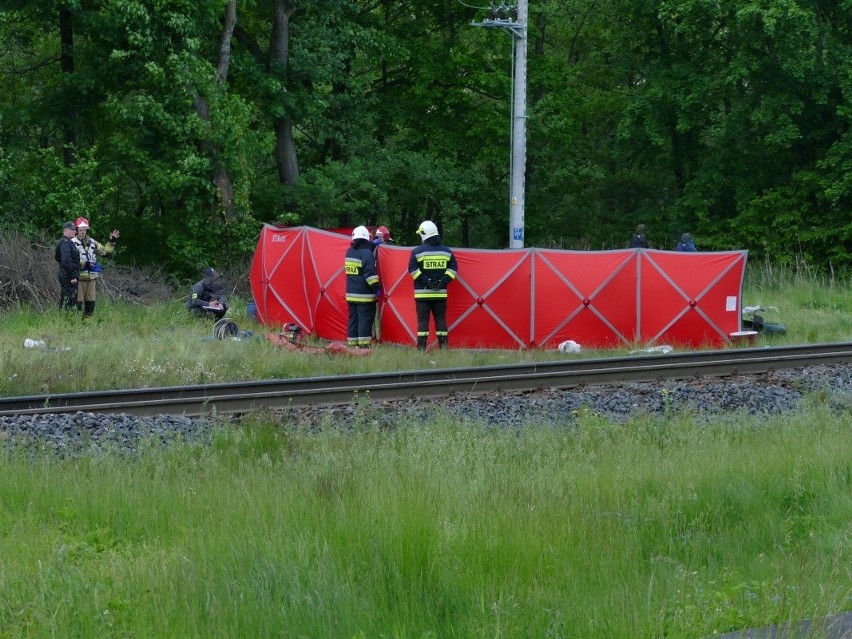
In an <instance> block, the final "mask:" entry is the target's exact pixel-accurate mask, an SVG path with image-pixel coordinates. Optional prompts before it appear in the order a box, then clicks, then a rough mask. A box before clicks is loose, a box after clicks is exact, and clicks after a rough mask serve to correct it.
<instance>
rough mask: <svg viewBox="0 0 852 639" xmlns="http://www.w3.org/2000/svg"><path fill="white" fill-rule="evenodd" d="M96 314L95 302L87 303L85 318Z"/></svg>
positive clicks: (84, 312)
mask: <svg viewBox="0 0 852 639" xmlns="http://www.w3.org/2000/svg"><path fill="white" fill-rule="evenodd" d="M94 314H95V303H94V302H86V308H85V310H84V311H83V317H91V316H92V315H94Z"/></svg>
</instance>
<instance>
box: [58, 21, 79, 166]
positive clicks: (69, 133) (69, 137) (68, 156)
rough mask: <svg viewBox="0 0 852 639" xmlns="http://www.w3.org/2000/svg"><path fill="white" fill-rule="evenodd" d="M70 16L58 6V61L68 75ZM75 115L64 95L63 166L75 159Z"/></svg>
mask: <svg viewBox="0 0 852 639" xmlns="http://www.w3.org/2000/svg"><path fill="white" fill-rule="evenodd" d="M72 18H73V14H72V13H71V11H70V10H69V9H68V8H67V7H60V8H59V43H60V50H59V61H60V67H61V68H62V72H63V73H67V74H69V75H71V74H73V73H74V24H73V22H72ZM69 84H70V82H69ZM76 117H77V114H76V112H75V110H74V103H73V101H72V100H69V99H68V97H67V96H66V97H65V106H64V112H63V114H62V136H63V145H62V150H63V152H62V156H63V161H64V163H65V166H71V165H72V164H74V163H75V162H76V161H77V156H76V153H75V150H74V145H75V144H76V143H77V134H76V133H75V130H74V120H75V119H76Z"/></svg>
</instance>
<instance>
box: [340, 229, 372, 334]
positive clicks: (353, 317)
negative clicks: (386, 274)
mask: <svg viewBox="0 0 852 639" xmlns="http://www.w3.org/2000/svg"><path fill="white" fill-rule="evenodd" d="M344 269H345V271H346V304H347V305H348V307H349V322H348V324H347V327H346V337H347V341H348V343H349V346H352V347H357V348H370V343H371V342H372V340H373V326H374V324H375V321H376V294H377V293H378V292H379V290H380V283H379V274H378V273H377V272H376V260H375V258H374V257H373V244H372V242H371V241H370V231H368V230H367V227H366V226H359V227H357V228H355V230H353V231H352V244H351V245H350V247H349V248H348V249H347V250H346V257H345V259H344Z"/></svg>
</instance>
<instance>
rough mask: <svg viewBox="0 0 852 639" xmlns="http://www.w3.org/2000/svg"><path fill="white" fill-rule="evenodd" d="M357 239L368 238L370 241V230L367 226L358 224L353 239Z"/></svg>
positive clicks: (353, 232)
mask: <svg viewBox="0 0 852 639" xmlns="http://www.w3.org/2000/svg"><path fill="white" fill-rule="evenodd" d="M355 240H367V241H368V242H369V241H370V231H368V230H367V227H366V226H356V227H355V230H353V231H352V241H353V242H354V241H355Z"/></svg>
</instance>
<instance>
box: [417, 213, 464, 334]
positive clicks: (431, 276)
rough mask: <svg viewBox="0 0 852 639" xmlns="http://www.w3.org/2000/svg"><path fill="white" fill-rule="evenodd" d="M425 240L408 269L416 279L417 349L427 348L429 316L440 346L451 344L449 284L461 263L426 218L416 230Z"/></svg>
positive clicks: (422, 239) (432, 223)
mask: <svg viewBox="0 0 852 639" xmlns="http://www.w3.org/2000/svg"><path fill="white" fill-rule="evenodd" d="M417 234H418V235H419V236H420V241H421V242H422V243H421V244H420V246H418V247H416V248H415V249H414V250H412V251H411V257H410V258H409V260H408V272H409V273H410V274H411V277H412V279H413V280H414V306H415V309H416V311H417V348H418V350H421V351H423V350H426V342H427V340H428V338H429V318H430V316H432V317H434V318H435V334H436V335H437V336H438V348H446V347H447V346H448V345H449V340H448V337H449V332H448V330H447V286H448V285H449V283H450V282H452V281H453V280H454V279H456V275H457V274H458V270H457V269H458V266H457V265H456V258H455V256H454V255H453V252H452V251H451V250H450V249H449V248H447V247H446V246H444V244H443V243H442V242H441V236H440V235H438V227H437V226H435V223H434V222H431V221H429V220H426V221H425V222H423V223H422V224H421V225H420V227H419V228H418V229H417Z"/></svg>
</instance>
